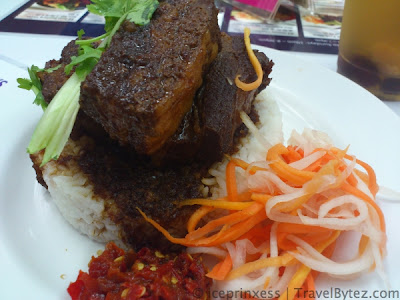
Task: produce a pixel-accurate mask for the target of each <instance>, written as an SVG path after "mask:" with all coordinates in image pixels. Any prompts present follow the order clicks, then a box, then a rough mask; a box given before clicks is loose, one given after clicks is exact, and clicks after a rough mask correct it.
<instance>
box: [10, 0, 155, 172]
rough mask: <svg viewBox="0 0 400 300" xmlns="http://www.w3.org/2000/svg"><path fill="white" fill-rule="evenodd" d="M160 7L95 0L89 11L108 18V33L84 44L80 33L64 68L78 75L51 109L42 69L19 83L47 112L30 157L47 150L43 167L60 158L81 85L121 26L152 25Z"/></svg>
mask: <svg viewBox="0 0 400 300" xmlns="http://www.w3.org/2000/svg"><path fill="white" fill-rule="evenodd" d="M157 7H158V1H157V0H92V4H90V5H88V6H87V8H88V10H89V11H90V12H92V13H94V14H97V15H101V16H104V17H105V20H106V23H105V26H104V28H105V31H106V33H105V34H103V35H101V36H98V37H96V38H93V39H86V40H84V39H82V36H83V34H84V31H83V30H80V31H78V40H77V41H76V44H78V45H80V48H79V51H78V56H74V57H71V63H70V64H68V65H67V66H65V68H64V72H65V73H66V74H67V75H69V74H70V73H71V72H72V70H73V68H74V67H75V72H74V73H73V74H72V75H71V77H70V78H69V79H68V80H67V81H66V82H65V84H64V85H63V86H62V88H61V89H60V90H59V91H58V92H57V94H56V95H55V96H54V98H53V99H52V101H51V102H50V104H49V105H48V107H47V103H46V102H45V101H44V98H43V94H42V92H41V90H42V84H41V82H40V79H39V78H38V77H37V73H38V72H40V71H43V70H42V69H39V68H38V67H36V66H32V67H31V68H30V69H28V73H29V77H30V79H23V78H18V79H17V81H18V83H19V84H20V85H19V87H21V88H23V89H27V90H32V91H33V92H34V93H35V95H36V98H35V101H34V103H35V104H38V105H41V106H42V108H43V110H45V112H44V114H43V116H42V118H41V119H40V121H39V124H38V125H37V126H36V129H35V131H34V133H33V136H32V138H31V141H30V143H29V146H28V149H27V151H28V153H30V154H33V153H36V152H38V151H40V150H42V149H45V153H44V156H43V159H42V164H41V166H43V165H44V164H46V163H47V162H49V161H50V160H51V159H54V160H56V159H58V157H59V156H60V154H61V152H62V150H63V148H64V146H65V144H66V143H67V141H68V138H69V136H70V134H71V131H72V128H73V126H74V123H75V119H76V115H77V113H78V111H79V96H80V86H81V83H82V81H84V80H85V78H86V76H87V75H88V74H89V73H90V72H91V71H92V70H93V68H94V67H95V65H96V64H97V62H98V61H99V59H100V57H101V55H102V53H103V52H104V51H105V49H107V47H108V46H109V45H110V43H111V39H112V37H113V36H114V34H115V33H116V32H117V31H118V29H119V28H120V26H121V24H122V23H123V22H124V21H125V20H128V21H130V22H134V23H135V24H137V25H146V24H148V23H149V22H150V19H151V17H152V15H153V13H154V11H155V10H156V9H157ZM100 40H101V41H102V42H101V43H100V45H99V46H98V47H94V46H93V43H94V42H97V41H100ZM59 67H60V66H58V67H57V68H59ZM54 69H55V68H53V70H52V71H54ZM45 71H47V70H45ZM46 107H47V109H46Z"/></svg>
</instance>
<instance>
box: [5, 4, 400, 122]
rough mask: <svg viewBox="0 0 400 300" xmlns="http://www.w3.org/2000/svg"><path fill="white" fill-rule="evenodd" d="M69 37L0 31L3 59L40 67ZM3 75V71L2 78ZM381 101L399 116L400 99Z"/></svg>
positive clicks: (325, 61) (327, 62) (319, 57)
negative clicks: (45, 46)
mask: <svg viewBox="0 0 400 300" xmlns="http://www.w3.org/2000/svg"><path fill="white" fill-rule="evenodd" d="M27 2H28V0H13V1H9V0H0V20H1V19H3V18H4V17H6V16H7V15H9V14H10V13H11V12H13V11H14V10H16V9H17V8H18V7H20V6H22V5H23V4H25V3H27ZM69 40H71V37H67V36H56V35H36V34H16V33H4V32H0V61H5V62H7V63H9V64H12V65H14V66H16V67H19V68H25V69H26V67H27V66H30V65H32V64H33V63H35V64H37V65H39V66H41V65H44V63H45V62H46V61H48V60H49V59H51V58H57V56H54V53H60V52H61V49H62V48H63V47H64V46H65V45H66V44H67V42H68V41H69ZM43 43H46V45H48V44H51V45H52V46H51V49H49V48H46V49H44V47H43V46H42V45H43ZM290 54H291V55H294V56H296V57H298V58H300V59H303V60H307V61H312V62H313V63H317V64H319V65H321V66H323V67H325V68H327V69H330V70H332V71H334V72H336V61H337V55H333V54H317V53H303V52H290ZM1 75H2V74H1V70H0V77H1ZM382 102H383V103H385V104H386V105H387V106H389V107H390V108H391V109H392V110H393V111H394V112H395V113H396V114H397V115H398V116H400V101H399V102H390V101H382Z"/></svg>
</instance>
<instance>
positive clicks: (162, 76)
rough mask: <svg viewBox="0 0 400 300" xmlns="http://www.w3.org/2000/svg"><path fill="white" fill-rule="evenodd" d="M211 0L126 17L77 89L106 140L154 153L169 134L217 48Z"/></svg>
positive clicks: (168, 5)
mask: <svg viewBox="0 0 400 300" xmlns="http://www.w3.org/2000/svg"><path fill="white" fill-rule="evenodd" d="M216 16H217V9H216V8H215V6H214V3H213V2H212V1H164V2H161V5H160V6H159V8H158V9H157V10H156V11H155V13H154V15H153V17H152V21H151V22H150V24H149V25H148V26H144V27H140V28H139V26H137V25H136V26H135V25H133V24H132V23H125V24H123V26H122V27H121V28H120V30H119V31H118V32H117V33H116V34H115V36H114V37H113V41H112V43H111V44H110V47H109V49H107V51H106V52H105V53H104V54H103V55H102V56H101V58H100V60H99V62H98V63H97V65H96V67H95V68H94V69H93V71H92V72H91V73H90V74H89V75H88V76H87V78H86V80H85V81H84V83H83V85H82V87H81V98H80V105H81V109H82V110H83V111H84V112H85V113H86V115H88V116H89V117H91V118H92V119H93V120H95V121H96V122H97V123H99V124H101V125H102V127H103V128H104V129H105V130H106V131H107V133H108V134H109V135H110V136H111V138H113V139H116V140H118V141H119V142H120V144H122V145H126V144H130V145H132V146H133V147H134V148H135V150H136V151H137V152H138V153H141V154H152V153H154V152H155V151H156V150H158V149H160V147H161V146H162V145H163V144H164V143H165V141H166V139H168V138H169V137H170V136H172V135H173V134H174V132H175V131H176V130H177V129H178V126H179V124H180V122H181V120H182V118H183V116H184V115H185V113H186V112H188V111H189V110H190V108H191V106H192V103H193V99H194V96H195V93H196V91H197V90H198V89H199V88H200V86H201V85H202V82H203V77H204V75H205V74H207V72H208V70H209V67H210V64H211V62H212V61H213V60H214V59H215V57H216V56H217V54H218V52H219V44H220V31H219V27H218V22H217V17H216Z"/></svg>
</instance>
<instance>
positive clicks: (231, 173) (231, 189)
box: [225, 160, 238, 201]
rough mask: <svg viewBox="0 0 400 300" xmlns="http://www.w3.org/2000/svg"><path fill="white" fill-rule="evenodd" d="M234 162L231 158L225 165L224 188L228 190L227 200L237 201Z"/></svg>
mask: <svg viewBox="0 0 400 300" xmlns="http://www.w3.org/2000/svg"><path fill="white" fill-rule="evenodd" d="M235 167H236V165H235V163H234V162H233V161H232V160H231V161H229V163H228V165H227V166H226V172H225V173H226V174H225V176H226V189H227V192H228V199H229V201H237V196H238V192H237V185H236V171H235Z"/></svg>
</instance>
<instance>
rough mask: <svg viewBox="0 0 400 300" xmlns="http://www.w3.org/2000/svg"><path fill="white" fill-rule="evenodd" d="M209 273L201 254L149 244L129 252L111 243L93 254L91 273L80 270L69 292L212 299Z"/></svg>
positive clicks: (82, 299) (113, 298)
mask: <svg viewBox="0 0 400 300" xmlns="http://www.w3.org/2000/svg"><path fill="white" fill-rule="evenodd" d="M206 273H207V270H206V269H205V267H204V265H203V263H202V261H201V259H200V258H199V257H197V256H193V257H192V256H190V255H189V254H186V253H182V254H179V255H177V256H174V257H172V256H171V255H163V254H162V253H160V252H159V251H153V250H150V249H148V248H143V249H141V250H140V251H139V252H137V253H135V252H134V251H133V250H129V251H128V252H126V253H125V251H124V250H123V249H120V248H118V247H117V246H116V245H115V244H114V243H108V244H107V245H106V249H105V251H104V252H103V253H102V254H101V255H99V256H98V257H92V259H91V261H90V263H89V271H88V273H86V272H83V271H79V275H78V278H77V280H76V281H75V282H72V283H71V284H70V285H69V287H68V293H69V295H70V296H71V298H72V300H86V299H88V300H89V299H90V300H98V299H99V300H100V299H104V300H117V299H118V300H119V299H123V300H132V299H165V300H167V299H171V300H172V299H188V300H191V299H193V300H194V299H199V298H200V299H209V293H210V286H211V283H212V281H211V279H210V278H207V277H206V276H205V274H206ZM199 293H201V294H202V295H199Z"/></svg>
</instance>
